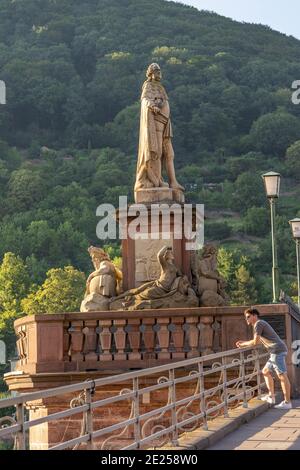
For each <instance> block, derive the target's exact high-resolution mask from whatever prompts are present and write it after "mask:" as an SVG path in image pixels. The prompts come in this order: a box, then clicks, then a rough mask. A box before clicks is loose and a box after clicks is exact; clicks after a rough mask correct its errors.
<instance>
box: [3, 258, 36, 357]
mask: <svg viewBox="0 0 300 470" xmlns="http://www.w3.org/2000/svg"><path fill="white" fill-rule="evenodd" d="M29 288H30V277H29V273H28V270H27V267H26V265H25V263H24V262H23V260H22V259H21V258H20V257H19V256H16V255H15V254H14V253H6V254H5V256H4V258H3V261H2V264H1V266H0V339H2V340H3V341H4V342H5V343H6V345H7V350H8V355H11V354H12V353H13V351H14V347H15V335H14V328H13V323H14V320H16V319H17V318H18V317H20V316H21V312H22V309H21V301H22V299H23V298H24V297H26V295H27V294H28V292H29Z"/></svg>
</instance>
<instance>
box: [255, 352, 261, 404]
mask: <svg viewBox="0 0 300 470" xmlns="http://www.w3.org/2000/svg"><path fill="white" fill-rule="evenodd" d="M259 359H260V356H259V351H258V349H256V350H255V368H256V373H257V396H258V397H260V396H261V376H260V374H261V371H260V360H259Z"/></svg>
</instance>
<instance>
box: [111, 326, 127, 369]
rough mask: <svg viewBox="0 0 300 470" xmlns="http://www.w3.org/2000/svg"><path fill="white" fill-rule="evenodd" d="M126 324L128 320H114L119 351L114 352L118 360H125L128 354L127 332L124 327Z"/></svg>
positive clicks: (116, 343)
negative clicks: (126, 349)
mask: <svg viewBox="0 0 300 470" xmlns="http://www.w3.org/2000/svg"><path fill="white" fill-rule="evenodd" d="M125 326H126V320H113V328H115V330H114V340H115V345H116V349H117V352H116V353H115V354H114V359H115V360H116V361H125V360H126V359H127V355H126V353H125V347H126V332H125V330H124V327H125Z"/></svg>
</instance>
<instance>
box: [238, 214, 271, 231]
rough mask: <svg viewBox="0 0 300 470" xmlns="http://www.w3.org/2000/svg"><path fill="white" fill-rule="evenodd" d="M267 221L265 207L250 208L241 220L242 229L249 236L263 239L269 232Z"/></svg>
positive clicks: (267, 215)
mask: <svg viewBox="0 0 300 470" xmlns="http://www.w3.org/2000/svg"><path fill="white" fill-rule="evenodd" d="M269 219H270V216H269V211H268V210H267V208H266V207H250V208H249V209H248V210H247V213H246V215H245V217H244V219H243V228H244V230H245V232H246V233H247V234H249V235H254V236H257V237H263V236H265V235H266V234H267V233H268V232H269V231H270V220H269Z"/></svg>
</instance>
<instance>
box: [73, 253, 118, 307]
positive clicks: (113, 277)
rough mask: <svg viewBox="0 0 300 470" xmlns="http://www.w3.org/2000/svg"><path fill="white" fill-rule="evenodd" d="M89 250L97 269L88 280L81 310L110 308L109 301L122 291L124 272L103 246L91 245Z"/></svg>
mask: <svg viewBox="0 0 300 470" xmlns="http://www.w3.org/2000/svg"><path fill="white" fill-rule="evenodd" d="M88 252H89V254H90V256H91V258H92V262H93V265H94V268H95V271H94V272H92V274H90V275H89V277H88V280H87V282H86V292H85V297H84V300H83V302H82V304H81V308H80V311H81V312H92V311H101V310H109V301H110V299H111V298H112V297H115V296H116V295H118V294H119V293H120V290H121V282H122V272H121V271H120V270H119V269H118V268H117V267H116V266H115V265H114V264H113V263H112V261H111V260H110V257H109V256H108V254H107V253H105V251H104V250H102V248H96V247H94V246H91V247H90V248H89V249H88Z"/></svg>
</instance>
